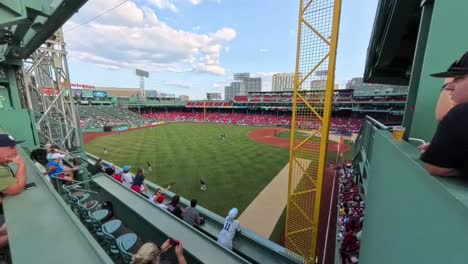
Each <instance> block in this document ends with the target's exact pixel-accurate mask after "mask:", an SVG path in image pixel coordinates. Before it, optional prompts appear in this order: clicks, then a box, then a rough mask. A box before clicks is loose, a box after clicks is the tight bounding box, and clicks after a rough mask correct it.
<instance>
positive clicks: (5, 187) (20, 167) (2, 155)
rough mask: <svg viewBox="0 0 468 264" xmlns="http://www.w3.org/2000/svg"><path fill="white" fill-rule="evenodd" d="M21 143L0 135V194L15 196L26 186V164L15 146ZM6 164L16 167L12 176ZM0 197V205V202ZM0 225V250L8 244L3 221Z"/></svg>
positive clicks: (0, 197)
mask: <svg viewBox="0 0 468 264" xmlns="http://www.w3.org/2000/svg"><path fill="white" fill-rule="evenodd" d="M21 142H22V141H16V140H15V139H14V138H13V137H12V136H10V135H7V134H0V192H1V193H2V195H3V194H7V195H16V194H19V193H21V192H22V191H23V190H24V186H25V185H26V181H27V176H26V162H25V161H24V160H23V159H22V158H21V157H20V156H19V154H18V149H17V148H16V145H17V144H18V143H21ZM8 163H14V164H16V166H17V170H16V173H15V174H14V175H13V173H12V171H11V170H10V168H9V167H8V166H7V164H8ZM2 199H3V198H2V196H0V203H1V202H2ZM2 222H3V223H0V225H1V226H0V248H4V247H5V246H6V245H7V244H8V234H7V227H6V224H5V221H2Z"/></svg>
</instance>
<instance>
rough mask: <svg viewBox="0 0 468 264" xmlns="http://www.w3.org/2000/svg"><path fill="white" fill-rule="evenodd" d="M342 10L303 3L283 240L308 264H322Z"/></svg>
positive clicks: (337, 4) (332, 4)
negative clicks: (325, 183)
mask: <svg viewBox="0 0 468 264" xmlns="http://www.w3.org/2000/svg"><path fill="white" fill-rule="evenodd" d="M340 9H341V0H300V8H299V22H298V37H297V55H296V70H295V78H294V101H293V114H292V122H291V146H290V159H289V182H288V185H289V186H288V202H287V211H286V231H285V237H286V248H287V249H288V250H289V251H290V253H291V255H294V256H297V255H300V258H301V260H302V261H304V262H305V263H318V257H317V256H318V252H317V244H318V243H317V241H318V239H317V237H318V227H319V211H320V198H321V191H322V182H323V175H324V170H325V163H326V154H327V142H328V133H329V128H330V115H331V108H332V99H333V89H334V79H335V60H336V49H337V43H338V28H339V21H340V11H341V10H340Z"/></svg>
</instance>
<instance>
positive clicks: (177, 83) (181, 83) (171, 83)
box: [163, 81, 193, 89]
mask: <svg viewBox="0 0 468 264" xmlns="http://www.w3.org/2000/svg"><path fill="white" fill-rule="evenodd" d="M163 83H164V84H165V85H167V86H173V87H177V88H183V89H190V88H193V84H192V83H187V82H184V81H165V82H163Z"/></svg>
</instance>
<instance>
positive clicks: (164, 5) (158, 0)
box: [147, 0, 179, 12]
mask: <svg viewBox="0 0 468 264" xmlns="http://www.w3.org/2000/svg"><path fill="white" fill-rule="evenodd" d="M147 1H148V2H149V3H150V4H151V5H153V6H154V7H157V8H159V9H169V10H171V11H172V12H178V11H179V10H178V9H177V7H176V6H175V4H174V3H172V2H171V1H170V0H147Z"/></svg>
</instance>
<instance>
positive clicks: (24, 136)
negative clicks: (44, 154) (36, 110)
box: [0, 109, 39, 149]
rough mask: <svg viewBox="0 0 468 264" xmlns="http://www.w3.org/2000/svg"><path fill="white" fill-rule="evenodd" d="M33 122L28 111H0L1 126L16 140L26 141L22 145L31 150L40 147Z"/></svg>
mask: <svg viewBox="0 0 468 264" xmlns="http://www.w3.org/2000/svg"><path fill="white" fill-rule="evenodd" d="M31 120H32V119H31V115H30V111H29V110H27V109H20V110H0V126H1V127H2V128H3V129H5V131H7V132H8V133H10V134H11V135H12V136H13V137H14V138H16V139H18V140H25V142H24V143H21V145H22V146H23V147H27V148H29V149H32V148H35V147H37V146H39V138H37V136H36V135H37V133H36V128H35V127H34V126H33V125H32V124H33V123H34V122H33V121H31Z"/></svg>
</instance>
